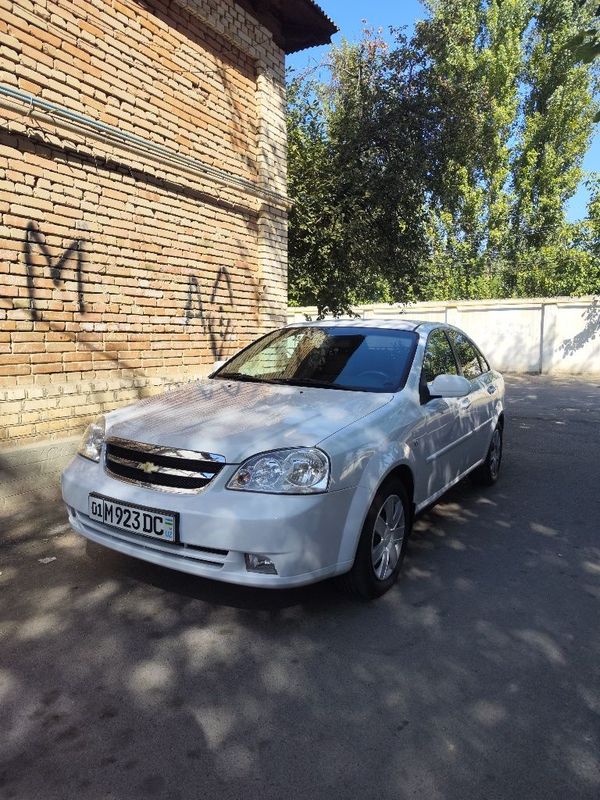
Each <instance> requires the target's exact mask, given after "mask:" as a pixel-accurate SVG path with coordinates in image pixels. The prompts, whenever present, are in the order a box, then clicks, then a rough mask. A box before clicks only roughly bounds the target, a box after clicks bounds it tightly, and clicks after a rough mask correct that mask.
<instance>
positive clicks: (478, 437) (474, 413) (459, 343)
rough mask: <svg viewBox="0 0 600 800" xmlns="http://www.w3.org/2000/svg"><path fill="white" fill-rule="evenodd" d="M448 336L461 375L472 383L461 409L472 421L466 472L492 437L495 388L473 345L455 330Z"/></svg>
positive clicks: (460, 332)
mask: <svg viewBox="0 0 600 800" xmlns="http://www.w3.org/2000/svg"><path fill="white" fill-rule="evenodd" d="M448 336H449V338H450V342H451V343H452V347H453V349H454V353H455V355H456V359H457V361H458V367H459V369H460V373H461V375H463V376H464V377H465V378H466V379H467V380H468V381H470V383H471V391H470V393H469V394H468V395H467V397H466V398H464V401H463V405H462V407H461V408H460V413H463V414H464V415H465V416H469V417H470V420H471V423H470V424H471V429H472V435H471V437H470V441H469V446H468V447H467V448H466V464H465V469H468V468H469V467H471V466H473V464H476V463H477V462H478V461H480V460H481V459H482V458H484V457H485V454H486V452H487V449H488V446H489V443H490V437H491V435H492V431H491V425H492V419H493V416H494V402H495V399H496V398H495V396H494V395H495V393H496V386H495V384H494V380H493V375H492V373H491V371H490V368H489V365H488V363H487V361H486V360H485V358H484V357H483V356H482V355H481V353H480V352H479V350H478V349H477V347H476V346H475V345H474V344H473V342H472V341H471V340H470V339H469V338H468V337H467V336H466V335H465V334H464V333H462V331H459V330H456V329H451V330H449V331H448ZM465 406H466V407H465Z"/></svg>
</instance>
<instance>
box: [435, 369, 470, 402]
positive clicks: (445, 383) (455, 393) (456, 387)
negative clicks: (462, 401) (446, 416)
mask: <svg viewBox="0 0 600 800" xmlns="http://www.w3.org/2000/svg"><path fill="white" fill-rule="evenodd" d="M427 388H428V389H429V394H430V396H431V397H465V396H466V395H468V394H469V392H470V391H471V384H470V382H469V381H468V380H467V379H466V378H463V376H462V375H448V374H444V375H438V376H437V377H436V378H434V379H433V380H432V381H431V383H428V384H427Z"/></svg>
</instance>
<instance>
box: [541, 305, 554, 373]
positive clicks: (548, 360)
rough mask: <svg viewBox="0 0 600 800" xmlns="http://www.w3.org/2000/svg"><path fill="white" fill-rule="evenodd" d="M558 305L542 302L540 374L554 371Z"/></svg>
mask: <svg viewBox="0 0 600 800" xmlns="http://www.w3.org/2000/svg"><path fill="white" fill-rule="evenodd" d="M557 318H558V305H557V304H556V303H542V329H541V333H540V339H541V341H540V374H541V375H545V374H546V373H548V372H552V368H553V366H554V345H555V342H556V322H557Z"/></svg>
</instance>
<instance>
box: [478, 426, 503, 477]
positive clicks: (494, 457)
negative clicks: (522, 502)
mask: <svg viewBox="0 0 600 800" xmlns="http://www.w3.org/2000/svg"><path fill="white" fill-rule="evenodd" d="M502 434H503V430H502V426H501V425H498V426H497V427H496V428H495V430H494V433H493V434H492V441H491V442H490V446H489V448H488V451H487V455H486V457H485V461H484V462H483V464H481V466H479V467H477V469H475V470H473V472H472V473H471V479H472V480H473V483H476V484H477V485H478V486H493V485H494V484H495V483H496V481H497V480H498V477H499V476H500V466H501V464H502V438H503V436H502Z"/></svg>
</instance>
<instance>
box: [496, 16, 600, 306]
mask: <svg viewBox="0 0 600 800" xmlns="http://www.w3.org/2000/svg"><path fill="white" fill-rule="evenodd" d="M592 13H593V11H592V7H591V4H590V3H585V4H580V3H579V2H578V0H553V2H551V3H550V2H544V1H543V0H542V2H539V1H538V2H535V3H534V16H533V24H532V26H531V30H530V33H529V41H528V45H527V60H526V63H525V70H524V86H525V89H526V94H525V101H524V109H523V124H522V131H521V134H520V139H519V142H518V146H517V147H516V155H515V162H514V173H513V174H514V187H515V193H516V202H515V205H514V211H513V229H512V237H511V256H512V258H511V261H512V264H513V265H514V269H513V270H512V271H511V272H510V273H509V274H508V275H507V278H506V282H507V288H508V290H509V291H510V292H513V293H516V294H518V295H523V294H524V295H526V296H527V295H529V296H531V295H536V294H560V293H566V294H569V293H571V292H576V291H581V290H582V286H583V285H584V284H585V280H583V281H582V275H581V258H580V255H579V253H578V252H577V251H576V250H575V249H574V248H573V247H572V243H571V241H570V235H569V234H570V233H571V230H570V226H569V225H568V224H567V222H566V214H565V206H566V203H567V201H568V200H569V199H570V198H571V197H572V196H573V194H574V193H575V191H576V190H577V187H578V186H579V184H580V182H581V180H582V178H583V170H582V162H583V158H584V155H585V153H586V151H587V149H588V147H589V144H590V140H591V134H592V126H593V117H594V111H595V109H594V104H593V99H592V85H591V74H590V67H589V65H587V64H583V63H581V62H578V61H577V60H576V58H575V57H574V55H573V52H572V51H571V50H570V49H569V47H568V43H569V41H570V40H571V38H572V37H573V35H574V32H575V31H577V30H579V29H580V28H582V27H585V25H586V23H587V22H589V20H590V19H591V14H592ZM571 274H572V281H571V280H570V275H571Z"/></svg>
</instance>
